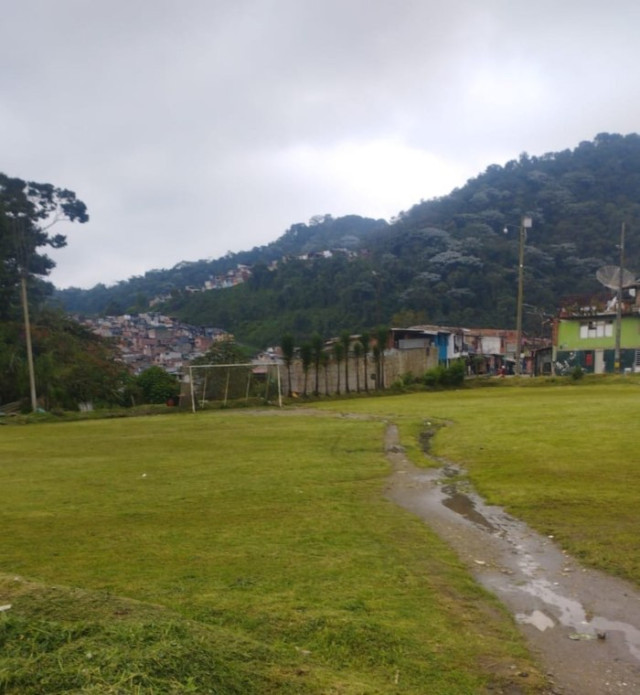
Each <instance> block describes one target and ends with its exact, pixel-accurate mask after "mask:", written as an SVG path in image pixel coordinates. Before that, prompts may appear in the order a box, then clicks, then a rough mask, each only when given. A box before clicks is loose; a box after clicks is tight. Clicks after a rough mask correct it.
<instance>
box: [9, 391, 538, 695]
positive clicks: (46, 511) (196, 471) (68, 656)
mask: <svg viewBox="0 0 640 695" xmlns="http://www.w3.org/2000/svg"><path fill="white" fill-rule="evenodd" d="M465 397H466V394H462V395H461V396H455V395H451V396H448V398H450V399H451V401H450V403H451V404H453V403H455V402H456V399H459V398H462V399H463V400H462V401H461V402H464V398H465ZM403 402H406V403H407V404H411V405H407V406H403V405H401V404H402V403H403ZM444 402H445V401H444V400H443V399H439V398H437V397H436V398H435V399H433V398H432V397H427V396H425V397H423V400H420V399H416V398H412V397H409V398H407V399H392V398H389V399H372V400H370V401H366V402H365V401H359V402H357V403H356V402H355V401H354V406H356V405H357V407H358V408H360V409H364V410H367V408H370V409H371V410H374V409H377V408H380V407H382V408H383V410H384V408H386V407H389V408H391V409H392V410H393V409H395V408H398V409H399V410H398V413H399V417H400V419H401V420H403V422H406V423H407V424H409V423H413V424H411V427H414V428H415V427H416V426H417V425H416V422H418V421H419V422H421V418H422V415H423V414H424V413H426V412H429V411H431V410H439V409H440V408H439V407H438V408H436V407H435V406H436V404H437V403H444ZM420 403H422V405H420ZM342 405H344V404H342ZM348 405H349V406H350V405H351V404H350V403H349V404H348ZM405 407H407V408H409V410H407V411H406V412H404V411H403V412H401V411H402V408H405ZM452 407H453V406H452ZM411 408H415V409H414V410H411ZM390 412H391V411H390ZM416 418H417V420H416ZM382 435H383V424H382V423H381V422H377V421H362V420H355V419H344V418H342V419H341V418H335V417H333V416H332V414H330V413H328V414H327V415H326V416H322V414H321V415H320V416H310V415H299V414H293V415H284V416H283V415H280V414H276V413H274V414H271V413H268V412H267V413H266V414H261V415H250V414H248V413H246V412H242V411H237V412H230V411H223V412H215V413H214V412H211V413H199V414H198V415H191V414H184V415H172V416H156V417H146V418H131V419H119V420H118V419H113V420H89V421H85V422H72V423H68V424H42V425H38V426H30V425H29V426H15V427H7V426H5V427H2V428H0V460H1V461H2V465H1V466H0V489H1V490H2V494H3V500H4V502H3V505H2V507H1V509H0V523H1V526H0V528H2V568H1V569H2V572H3V573H4V574H3V575H2V578H1V579H0V606H7V605H11V608H9V609H7V610H2V611H0V645H1V646H2V651H1V652H0V692H2V693H20V694H21V695H22V694H29V693H43V694H44V693H47V694H49V693H62V692H65V693H188V692H194V693H217V694H227V693H237V694H238V695H240V694H242V695H250V694H252V693H256V694H268V693H292V694H293V693H300V694H304V693H335V694H356V693H358V694H364V693H416V694H418V693H433V694H436V695H437V694H440V693H442V694H448V693H450V694H452V695H453V694H455V695H460V694H465V693H469V694H470V695H471V694H474V695H475V694H477V693H483V692H485V691H486V692H489V689H490V688H494V690H492V692H495V689H497V690H498V692H500V689H501V688H502V687H507V686H509V684H510V683H517V685H518V686H519V688H521V689H520V690H518V692H536V691H537V690H538V689H539V687H540V686H541V684H542V678H541V677H540V675H539V673H538V671H537V670H536V667H535V664H533V663H532V661H531V659H530V657H529V656H528V655H527V653H526V650H525V648H524V646H523V644H522V642H521V639H520V637H519V635H518V633H517V631H516V629H515V627H514V625H513V623H512V621H511V619H510V618H509V617H508V616H507V615H506V614H505V612H504V611H503V610H502V609H501V607H500V606H499V605H498V604H497V603H496V602H495V601H494V600H493V599H492V598H490V597H489V596H487V595H486V594H485V592H484V591H482V590H481V589H480V588H479V587H478V586H477V585H476V584H475V583H474V582H473V581H472V579H471V578H470V577H469V576H468V575H467V574H466V572H465V571H464V569H463V568H462V566H461V565H460V564H459V562H458V561H457V559H456V558H455V557H454V556H453V554H452V553H451V552H450V551H449V550H448V549H447V548H446V547H445V546H444V545H443V544H442V543H441V542H440V541H439V540H438V539H437V538H436V537H434V535H433V534H431V533H430V531H429V530H428V529H427V528H426V527H425V526H424V525H423V524H422V523H420V522H419V521H417V520H416V519H414V518H413V517H411V516H410V515H408V514H407V513H405V512H403V511H402V510H399V509H397V508H395V507H394V506H392V505H391V504H390V503H389V502H387V501H385V499H384V497H383V494H382V491H383V488H384V484H385V479H386V476H387V475H388V472H389V470H388V464H387V462H386V460H385V458H384V454H383V441H382ZM522 674H526V675H527V677H526V678H523V677H522Z"/></svg>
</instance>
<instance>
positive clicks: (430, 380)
mask: <svg viewBox="0 0 640 695" xmlns="http://www.w3.org/2000/svg"><path fill="white" fill-rule="evenodd" d="M465 375H466V367H465V364H464V362H463V361H462V360H456V361H455V362H452V363H451V364H450V365H449V366H448V367H445V366H444V365H442V364H439V365H438V366H437V367H434V368H433V369H429V370H428V371H427V372H425V375H424V377H423V378H422V381H423V383H424V385H425V386H426V387H427V388H432V389H433V388H456V387H458V386H462V384H463V383H464V377H465Z"/></svg>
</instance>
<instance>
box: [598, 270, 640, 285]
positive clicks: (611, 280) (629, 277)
mask: <svg viewBox="0 0 640 695" xmlns="http://www.w3.org/2000/svg"><path fill="white" fill-rule="evenodd" d="M596 277H597V278H598V282H599V283H600V284H602V285H604V286H605V287H608V288H609V289H611V290H617V289H618V288H619V287H621V286H622V287H633V286H634V285H636V284H637V283H636V277H635V275H634V274H633V273H632V272H631V271H630V270H626V269H625V268H623V269H622V283H620V268H619V267H618V266H617V265H603V266H602V268H598V271H597V272H596Z"/></svg>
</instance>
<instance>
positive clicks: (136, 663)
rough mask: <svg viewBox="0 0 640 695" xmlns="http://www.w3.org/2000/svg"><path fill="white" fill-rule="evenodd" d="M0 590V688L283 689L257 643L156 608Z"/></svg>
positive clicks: (65, 592)
mask: <svg viewBox="0 0 640 695" xmlns="http://www.w3.org/2000/svg"><path fill="white" fill-rule="evenodd" d="M0 591H1V593H2V596H3V598H6V597H9V599H10V600H11V603H10V604H4V605H3V607H2V608H3V609H4V610H2V612H1V613H0V645H1V648H2V661H1V667H0V692H2V693H21V694H23V695H26V694H30V693H59V692H68V693H76V692H77V693H80V692H82V693H123V692H126V693H178V692H179V693H188V692H197V693H220V692H224V693H248V692H274V691H276V690H277V691H278V692H286V691H287V690H286V688H284V689H282V688H281V686H282V683H281V682H279V680H280V678H279V677H278V675H277V674H274V673H269V666H268V665H269V663H272V662H273V660H274V659H273V657H274V655H273V654H271V655H270V654H269V653H268V652H269V650H268V649H266V648H265V647H264V645H259V644H255V643H251V642H250V641H248V640H246V639H244V640H241V639H239V638H238V637H237V636H236V635H234V634H233V633H231V632H229V631H226V630H224V629H222V628H220V627H215V628H214V627H211V626H207V625H203V624H200V623H197V622H195V621H189V620H185V619H184V618H183V617H182V616H179V615H177V614H174V613H172V612H171V611H169V610H167V609H165V608H162V607H160V606H149V605H146V604H143V603H139V602H136V601H131V600H127V599H121V598H116V597H113V596H110V595H108V594H104V593H101V592H87V591H81V590H77V589H68V588H63V587H47V586H43V585H40V584H36V583H33V582H26V581H24V580H21V579H19V578H8V577H0ZM9 606H10V607H9ZM34 674H38V675H37V676H35V675H34Z"/></svg>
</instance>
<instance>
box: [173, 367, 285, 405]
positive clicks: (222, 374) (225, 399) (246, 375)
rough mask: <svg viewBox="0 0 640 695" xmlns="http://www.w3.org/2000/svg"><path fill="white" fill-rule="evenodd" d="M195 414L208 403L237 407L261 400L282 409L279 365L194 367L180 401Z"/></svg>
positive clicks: (189, 373)
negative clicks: (271, 402) (238, 404)
mask: <svg viewBox="0 0 640 695" xmlns="http://www.w3.org/2000/svg"><path fill="white" fill-rule="evenodd" d="M187 400H188V403H189V404H190V406H191V410H192V411H193V412H194V413H195V412H196V411H197V410H198V409H202V408H204V407H205V406H206V405H207V404H208V403H212V402H216V403H219V404H220V406H221V407H226V406H227V404H228V403H229V402H230V401H233V402H235V403H237V402H242V401H244V402H245V403H248V402H249V401H250V400H261V401H262V402H265V403H268V402H270V401H273V400H275V401H277V404H278V406H279V407H280V408H281V407H282V381H281V375H280V365H279V364H272V363H269V364H254V363H251V362H243V363H238V364H193V365H189V367H188V372H187V374H185V375H184V376H183V386H182V389H181V401H182V404H183V406H186V405H187V403H186V402H185V401H187Z"/></svg>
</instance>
